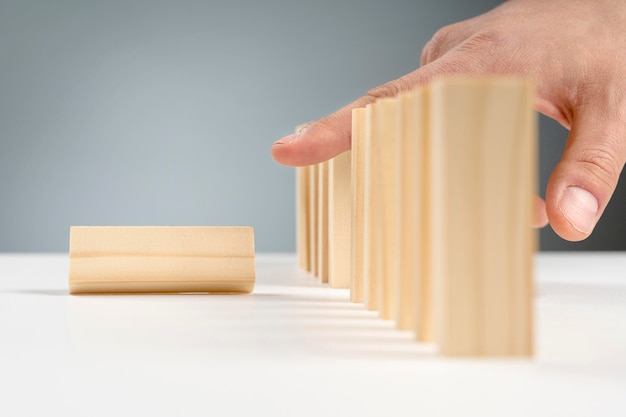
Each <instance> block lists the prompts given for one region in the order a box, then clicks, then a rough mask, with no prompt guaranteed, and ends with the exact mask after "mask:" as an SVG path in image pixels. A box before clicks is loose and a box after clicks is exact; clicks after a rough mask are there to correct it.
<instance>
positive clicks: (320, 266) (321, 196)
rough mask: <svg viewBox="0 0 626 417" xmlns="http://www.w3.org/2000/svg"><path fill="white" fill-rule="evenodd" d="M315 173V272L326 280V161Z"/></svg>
mask: <svg viewBox="0 0 626 417" xmlns="http://www.w3.org/2000/svg"><path fill="white" fill-rule="evenodd" d="M317 174H318V180H317V181H318V182H317V187H318V189H317V191H318V194H317V196H318V197H317V198H318V200H317V207H318V208H317V273H318V276H319V278H320V280H321V281H322V282H328V161H326V162H322V163H320V164H319V166H318V171H317Z"/></svg>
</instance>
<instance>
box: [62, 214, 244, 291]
mask: <svg viewBox="0 0 626 417" xmlns="http://www.w3.org/2000/svg"><path fill="white" fill-rule="evenodd" d="M254 281H255V267H254V233H253V229H252V228H251V227H208V226H202V227H131V226H128V227H127V226H122V227H110V226H108V227H107V226H105V227H92V226H74V227H71V228H70V265H69V287H70V293H71V294H83V293H180V292H217V293H224V292H225V293H248V292H251V291H252V289H253V288H254Z"/></svg>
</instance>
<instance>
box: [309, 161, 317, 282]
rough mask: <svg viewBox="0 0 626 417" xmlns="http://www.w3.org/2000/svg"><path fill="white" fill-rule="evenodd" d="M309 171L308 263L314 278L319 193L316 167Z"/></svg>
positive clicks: (315, 270)
mask: <svg viewBox="0 0 626 417" xmlns="http://www.w3.org/2000/svg"><path fill="white" fill-rule="evenodd" d="M307 169H308V171H309V226H308V230H309V262H311V269H310V271H311V273H312V274H313V275H315V276H317V274H318V260H317V258H318V255H317V238H318V235H319V233H318V229H317V220H318V214H317V213H318V209H319V207H318V202H317V200H318V198H319V193H318V190H317V185H318V179H319V178H318V174H317V171H318V165H311V166H308V167H307Z"/></svg>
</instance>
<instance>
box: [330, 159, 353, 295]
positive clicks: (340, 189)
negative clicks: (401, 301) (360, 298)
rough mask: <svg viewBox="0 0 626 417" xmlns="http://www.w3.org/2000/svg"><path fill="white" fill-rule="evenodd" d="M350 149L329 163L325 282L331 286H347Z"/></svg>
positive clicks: (349, 230) (349, 232)
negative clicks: (327, 243)
mask: <svg viewBox="0 0 626 417" xmlns="http://www.w3.org/2000/svg"><path fill="white" fill-rule="evenodd" d="M351 157H352V155H351V151H346V152H344V153H342V154H340V155H338V156H336V157H334V158H333V159H331V160H330V161H329V164H328V207H329V211H328V240H329V247H328V282H329V284H330V286H331V287H333V288H350V275H351V271H350V269H351V253H352V220H351V214H352V208H351V204H352V194H351V184H350V163H351Z"/></svg>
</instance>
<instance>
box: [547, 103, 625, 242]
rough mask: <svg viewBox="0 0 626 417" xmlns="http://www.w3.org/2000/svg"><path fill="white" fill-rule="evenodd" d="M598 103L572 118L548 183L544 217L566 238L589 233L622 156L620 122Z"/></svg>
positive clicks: (612, 185)
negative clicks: (566, 139) (595, 106)
mask: <svg viewBox="0 0 626 417" xmlns="http://www.w3.org/2000/svg"><path fill="white" fill-rule="evenodd" d="M601 107H603V106H597V108H598V109H599V110H595V111H587V112H586V113H585V114H581V116H579V117H577V118H575V119H574V123H573V124H572V129H571V131H570V135H569V138H568V141H567V145H566V147H565V151H564V152H563V156H562V158H561V161H560V162H559V163H558V164H557V166H556V168H555V169H554V171H553V172H552V175H551V177H550V180H549V182H548V187H547V190H546V208H547V213H548V219H549V221H550V224H551V226H552V228H553V229H554V231H555V232H556V233H557V234H558V235H559V236H561V237H562V238H563V239H566V240H571V241H579V240H583V239H585V238H587V237H588V236H589V235H590V234H591V232H592V231H593V229H594V227H595V225H596V223H597V222H598V220H599V219H600V216H601V215H602V212H603V211H604V209H605V208H606V205H607V204H608V202H609V200H610V199H611V196H612V195H613V192H614V191H615V187H616V186H617V181H618V179H619V176H620V173H621V170H622V167H623V166H624V161H625V159H626V145H625V143H624V139H625V138H626V136H624V133H625V132H624V128H623V127H622V126H621V125H622V124H623V123H620V117H618V115H615V114H613V115H609V114H607V112H606V111H604V112H603V111H602V109H601Z"/></svg>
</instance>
